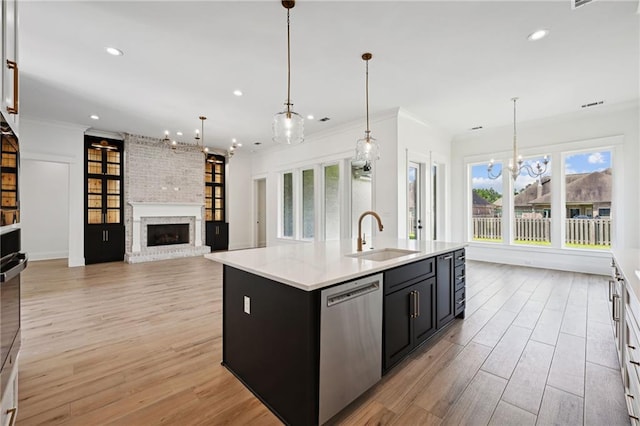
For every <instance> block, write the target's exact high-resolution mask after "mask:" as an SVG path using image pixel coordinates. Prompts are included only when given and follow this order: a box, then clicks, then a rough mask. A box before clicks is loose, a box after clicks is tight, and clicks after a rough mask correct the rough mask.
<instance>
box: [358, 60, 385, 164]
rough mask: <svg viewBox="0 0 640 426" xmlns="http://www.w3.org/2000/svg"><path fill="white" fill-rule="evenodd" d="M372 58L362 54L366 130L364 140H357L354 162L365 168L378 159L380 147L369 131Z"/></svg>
mask: <svg viewBox="0 0 640 426" xmlns="http://www.w3.org/2000/svg"><path fill="white" fill-rule="evenodd" d="M372 57H373V55H372V54H371V53H364V54H363V55H362V59H363V60H364V61H365V64H366V66H365V68H366V72H365V75H366V78H365V89H366V90H365V99H366V106H367V130H365V132H364V138H362V139H358V141H357V142H356V156H355V161H356V162H358V163H364V165H365V166H367V167H371V163H372V162H373V161H375V160H378V159H380V146H379V145H378V142H377V141H376V140H375V138H372V137H371V130H370V129H369V60H370V59H371V58H372Z"/></svg>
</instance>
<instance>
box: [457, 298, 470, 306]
mask: <svg viewBox="0 0 640 426" xmlns="http://www.w3.org/2000/svg"><path fill="white" fill-rule="evenodd" d="M466 300H467V299H460V301H458V302H456V303H457V304H458V305H462V304H463V303H464V302H465V301H466Z"/></svg>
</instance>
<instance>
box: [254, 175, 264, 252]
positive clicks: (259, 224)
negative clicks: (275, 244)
mask: <svg viewBox="0 0 640 426" xmlns="http://www.w3.org/2000/svg"><path fill="white" fill-rule="evenodd" d="M256 212H257V214H256V237H257V238H256V242H257V245H258V247H265V246H266V245H267V213H266V212H267V180H266V179H258V180H256Z"/></svg>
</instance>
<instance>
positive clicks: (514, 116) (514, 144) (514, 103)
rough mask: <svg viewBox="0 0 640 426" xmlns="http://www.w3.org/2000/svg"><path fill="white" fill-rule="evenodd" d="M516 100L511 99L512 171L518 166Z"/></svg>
mask: <svg viewBox="0 0 640 426" xmlns="http://www.w3.org/2000/svg"><path fill="white" fill-rule="evenodd" d="M517 100H518V98H513V167H514V170H518V166H517V160H518V153H517V152H516V150H517V146H516V101H517Z"/></svg>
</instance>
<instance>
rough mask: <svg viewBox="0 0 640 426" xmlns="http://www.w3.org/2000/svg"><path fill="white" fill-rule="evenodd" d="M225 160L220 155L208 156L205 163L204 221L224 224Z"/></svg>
mask: <svg viewBox="0 0 640 426" xmlns="http://www.w3.org/2000/svg"><path fill="white" fill-rule="evenodd" d="M224 169H225V158H224V157H223V156H221V155H215V154H209V155H208V156H207V158H206V163H205V174H204V180H205V188H204V189H205V192H204V194H205V195H204V202H205V220H207V221H214V222H224V220H225V199H224V184H225V182H224V181H225V176H224Z"/></svg>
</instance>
